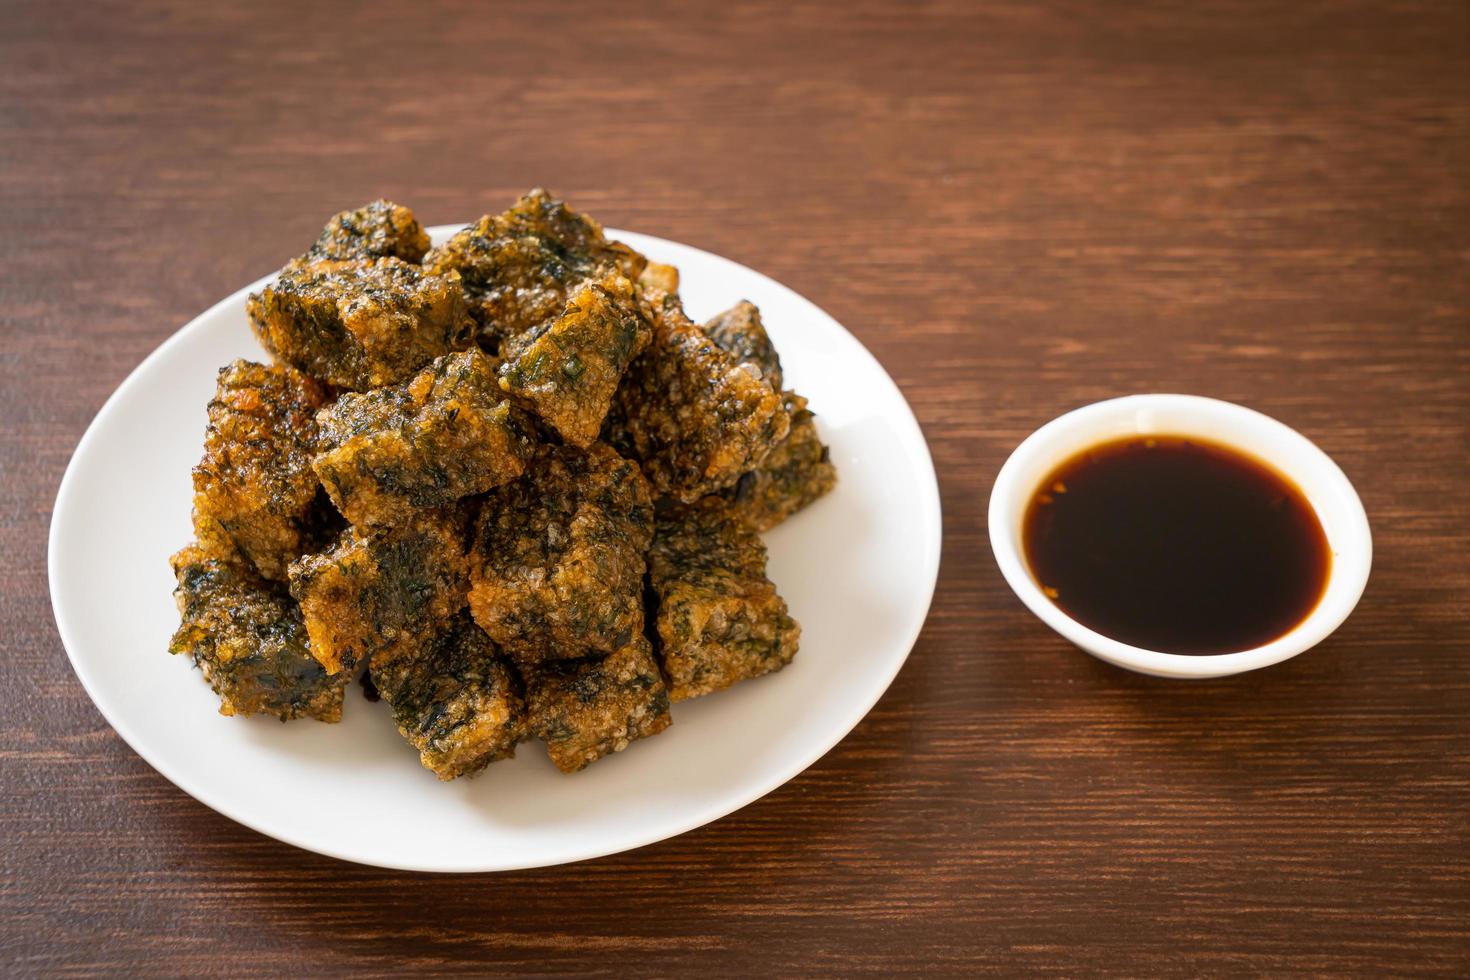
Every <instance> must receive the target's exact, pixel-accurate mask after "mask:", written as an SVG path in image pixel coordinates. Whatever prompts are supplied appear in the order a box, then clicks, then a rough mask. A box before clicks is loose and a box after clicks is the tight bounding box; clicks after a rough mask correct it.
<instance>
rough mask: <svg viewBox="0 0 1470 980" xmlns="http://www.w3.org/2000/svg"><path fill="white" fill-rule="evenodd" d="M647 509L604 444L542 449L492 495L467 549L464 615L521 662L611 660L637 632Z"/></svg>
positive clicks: (625, 467)
mask: <svg viewBox="0 0 1470 980" xmlns="http://www.w3.org/2000/svg"><path fill="white" fill-rule="evenodd" d="M652 536H653V506H652V503H651V500H650V497H649V492H648V484H647V483H646V482H645V481H644V479H643V475H642V474H641V473H640V472H639V471H638V467H637V466H636V465H635V464H634V463H632V462H631V461H630V460H626V459H623V458H622V457H621V456H619V455H618V454H617V453H615V452H613V451H612V449H610V448H608V447H607V446H606V445H604V444H602V443H594V444H593V445H592V446H591V447H589V448H588V449H587V451H586V452H585V453H583V452H579V451H577V450H574V449H569V448H565V447H559V448H552V447H547V448H546V449H545V450H543V452H542V453H541V455H540V456H539V457H538V458H537V459H536V460H534V461H533V462H532V464H531V465H530V467H528V468H527V471H526V474H525V475H524V476H523V477H521V479H519V480H517V481H515V482H514V483H508V484H506V485H505V486H502V487H498V488H496V489H495V490H492V491H491V492H490V494H489V495H488V496H487V497H486V498H485V502H484V505H483V506H482V508H481V510H480V519H479V526H478V529H477V532H476V535H475V543H474V545H473V546H472V548H471V552H470V595H469V603H470V611H471V612H472V613H473V614H474V617H475V622H477V623H479V624H480V628H481V629H483V630H484V631H485V632H486V633H489V634H490V636H491V638H492V639H494V640H495V642H496V643H499V644H500V645H501V646H502V647H504V648H505V650H506V652H507V653H509V654H510V655H511V658H512V659H513V660H515V661H516V663H517V664H518V665H519V664H526V663H535V662H538V661H541V660H547V659H567V658H575V657H582V656H586V655H587V654H589V653H611V652H613V651H615V650H618V649H621V648H622V647H625V646H627V645H628V643H629V642H631V640H632V638H633V637H634V636H637V635H638V634H639V633H640V632H641V631H642V629H643V573H644V568H645V562H644V553H645V552H646V551H647V550H648V543H649V541H650V539H651V538H652Z"/></svg>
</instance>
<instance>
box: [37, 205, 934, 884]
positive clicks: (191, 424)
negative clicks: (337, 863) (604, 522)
mask: <svg viewBox="0 0 1470 980" xmlns="http://www.w3.org/2000/svg"><path fill="white" fill-rule="evenodd" d="M456 230H457V228H455V227H448V226H446V227H440V228H435V229H431V233H432V234H433V237H434V240H435V241H436V242H438V241H443V240H444V239H445V238H446V237H448V236H449V235H450V234H453V232H454V231H456ZM609 234H610V235H612V236H614V237H616V238H619V239H621V240H623V241H625V242H627V243H628V244H630V245H632V246H633V247H634V248H637V249H639V250H641V251H642V252H644V253H645V254H646V255H648V256H649V257H650V258H652V259H654V260H656V261H660V262H670V263H673V264H674V265H677V266H678V267H679V271H680V274H681V280H682V282H681V289H680V292H681V294H682V296H683V298H684V301H685V305H686V307H687V309H688V311H689V314H690V316H691V317H692V318H693V319H694V320H696V321H701V320H703V319H706V318H708V317H709V316H712V315H713V314H715V313H717V312H719V311H720V310H722V309H725V308H726V307H728V306H731V305H733V304H734V303H735V302H736V301H737V300H740V299H749V300H751V301H752V302H754V303H755V304H756V305H757V306H759V307H760V309H761V313H762V317H763V319H764V321H765V323H766V326H767V327H768V329H769V331H770V334H771V337H772V339H773V340H774V341H775V343H776V346H777V348H778V349H779V350H780V352H781V361H782V364H783V366H784V367H785V371H786V378H787V384H788V386H789V387H793V388H795V389H796V390H798V391H800V392H801V393H802V394H804V395H806V396H807V397H808V398H809V399H810V401H811V407H812V409H813V410H814V411H815V412H817V414H818V426H819V428H820V431H821V434H822V437H823V438H824V439H825V440H826V441H827V442H828V443H829V444H830V445H831V447H832V458H833V460H834V461H835V462H836V464H837V470H838V480H839V482H838V485H837V489H836V490H835V491H833V492H832V493H831V494H829V495H828V496H827V497H825V498H824V499H822V500H820V501H818V502H817V503H815V504H813V505H812V506H811V507H809V508H807V509H806V510H805V511H803V512H801V513H800V514H797V515H796V516H795V517H793V518H791V519H790V520H788V521H787V522H786V523H785V524H783V525H781V526H780V527H778V528H776V529H774V530H773V531H771V532H770V533H769V534H767V535H766V542H767V544H768V545H769V547H770V556H771V557H770V566H769V574H770V577H771V579H772V580H773V581H774V582H775V583H776V586H777V588H778V589H779V590H780V591H781V594H782V595H784V596H785V598H786V601H787V602H788V603H789V605H790V607H791V612H792V615H794V616H795V617H796V618H797V620H799V621H800V623H801V625H802V635H801V650H800V653H799V654H798V655H797V657H796V660H795V661H794V662H793V663H792V664H791V666H789V667H787V668H786V669H785V670H782V671H781V672H779V673H776V674H771V675H769V676H767V677H763V678H760V679H758V680H754V681H749V682H746V683H744V684H739V685H736V686H735V687H734V688H732V689H730V690H728V691H724V692H722V693H720V694H717V695H713V696H711V697H706V698H700V699H697V700H695V701H691V702H685V703H681V704H677V705H675V706H674V709H673V718H674V723H673V725H672V726H671V727H670V728H669V729H668V730H667V731H666V732H664V733H663V734H662V735H659V736H658V737H656V738H652V739H647V740H644V741H640V742H635V743H633V744H632V745H631V746H630V747H629V748H628V749H627V750H626V751H624V752H621V753H618V754H616V755H613V756H610V757H608V758H605V759H603V760H601V761H600V762H598V763H596V764H595V765H592V766H591V767H589V768H588V769H586V770H584V771H583V772H581V773H577V774H576V775H571V776H564V775H562V774H560V773H559V772H557V771H556V769H555V768H554V767H553V766H552V765H551V762H550V761H549V760H548V759H547V758H546V754H545V752H544V751H542V748H541V746H540V744H539V743H536V742H527V743H526V744H524V745H522V746H521V748H520V751H519V752H518V754H517V756H516V758H515V759H513V760H510V761H507V762H500V763H496V764H495V765H493V766H491V767H490V768H489V769H487V770H486V771H485V772H484V773H483V774H482V775H480V776H478V777H476V778H473V779H460V780H457V781H454V782H451V783H441V782H439V781H438V780H437V779H436V778H435V777H434V775H433V774H432V773H430V772H428V771H427V770H425V769H423V768H422V767H421V766H420V765H419V763H418V758H417V756H416V754H415V753H414V751H413V750H412V749H411V748H410V747H409V746H408V744H407V743H405V742H404V741H403V740H402V739H401V738H399V736H398V734H397V732H396V731H395V729H394V727H393V724H392V721H391V719H390V717H389V715H388V711H387V708H386V706H385V705H383V704H373V703H369V702H368V701H366V700H365V699H363V698H362V697H361V695H360V693H359V689H358V688H357V687H356V686H355V685H354V686H353V687H351V688H349V689H348V698H347V704H346V707H345V709H344V717H343V720H342V722H341V723H340V724H337V725H323V724H319V723H316V722H312V721H297V722H293V723H291V724H286V725H283V724H281V723H280V722H278V721H275V720H274V719H270V718H262V717H246V718H239V717H237V718H226V717H224V716H222V715H220V714H219V713H218V707H219V705H218V702H217V701H216V699H215V697H214V695H213V694H212V693H211V692H210V690H209V688H208V687H207V686H206V685H205V684H204V682H203V680H202V679H201V677H200V675H199V672H198V671H197V670H195V669H193V667H192V666H191V665H190V663H189V661H188V659H187V658H185V657H179V656H170V655H169V654H168V652H167V647H168V640H169V636H170V634H171V633H172V632H173V630H174V629H175V628H176V626H177V625H178V613H177V612H176V610H175V608H174V603H173V597H172V595H171V592H172V590H173V587H174V581H173V575H172V573H171V572H170V570H169V564H168V556H169V555H170V554H171V553H172V552H174V551H175V550H177V549H178V548H179V547H181V546H182V545H184V544H185V543H187V542H188V541H189V539H190V537H191V534H190V522H189V509H190V500H191V493H192V492H191V485H190V475H189V471H190V467H192V466H193V464H194V463H196V462H197V461H198V458H199V454H200V448H201V444H202V439H203V433H204V421H205V412H204V408H205V405H206V403H207V402H208V401H209V398H210V396H211V394H212V393H213V391H214V381H215V374H216V372H217V369H218V368H219V367H220V366H221V365H223V364H225V363H226V362H228V361H230V360H232V359H234V358H237V357H246V358H254V359H257V360H258V359H262V358H263V357H264V354H263V352H262V351H261V349H260V347H259V346H258V345H257V343H256V341H255V338H254V337H253V336H252V334H251V332H250V328H249V326H248V324H247V322H246V318H245V296H246V293H247V292H249V291H251V290H256V289H259V288H260V286H261V285H262V284H263V283H265V282H266V281H268V279H269V277H266V278H265V279H262V280H260V281H259V282H256V283H254V284H252V285H250V286H248V287H246V288H245V289H242V290H240V291H239V292H237V293H235V294H234V295H232V296H230V297H228V298H226V299H224V300H222V301H221V302H219V303H218V304H216V305H215V306H214V307H213V308H212V309H210V310H208V311H207V312H205V313H204V314H202V315H201V316H199V317H198V318H196V319H195V320H194V321H193V322H192V323H190V324H189V325H188V326H186V327H184V328H183V329H182V330H180V331H179V332H178V333H176V334H175V335H174V336H172V337H170V338H169V339H168V340H167V341H166V342H165V343H164V344H163V345H162V346H160V347H159V348H158V349H157V350H156V351H154V352H153V353H152V354H151V355H150V356H149V357H148V359H147V360H145V361H144V362H143V363H142V364H141V365H140V366H139V367H138V368H137V370H135V371H134V372H133V373H132V375H131V376H129V377H128V379H127V380H126V381H124V382H123V384H122V386H121V387H119V388H118V390H117V391H116V392H115V393H114V394H113V396H112V397H111V398H110V399H108V401H107V404H106V405H104V406H103V407H102V410H101V411H100V412H98V413H97V418H96V419H95V420H94V421H93V422H92V425H91V427H90V428H89V429H88V430H87V433H86V435H84V436H83V437H82V441H81V443H80V444H79V445H78V446H77V450H76V454H75V455H74V456H73V457H72V461H71V464H70V466H68V468H67V471H66V476H65V477H63V479H62V481H61V489H60V490H59V491H58V493H57V496H56V510H55V512H54V514H53V516H52V520H51V542H50V576H51V602H52V605H53V607H54V609H55V612H56V624H57V628H58V629H59V630H60V633H61V639H62V642H63V643H64V644H65V645H66V649H67V653H68V654H69V655H70V657H71V662H72V666H73V667H74V668H75V669H76V672H77V676H78V677H80V678H81V680H82V684H83V685H84V686H85V687H86V689H87V693H88V694H90V695H91V697H92V700H93V701H94V702H96V704H97V707H98V709H99V710H100V711H101V712H102V714H103V716H105V717H106V718H107V720H108V721H109V722H110V723H111V724H112V727H113V728H115V729H116V730H117V732H118V734H119V735H121V736H122V737H123V738H124V739H125V740H126V741H127V743H128V744H129V745H131V746H132V747H133V748H134V749H135V750H136V751H137V753H138V754H139V755H141V756H142V757H143V758H144V759H146V760H147V761H148V763H149V764H150V765H152V766H153V767H154V768H155V769H157V770H158V771H159V772H161V773H163V775H164V776H166V777H168V778H169V779H170V780H172V781H173V782H174V784H175V785H177V786H178V787H179V788H180V789H182V790H184V791H185V792H186V793H189V794H190V795H191V796H193V797H194V798H196V799H198V800H199V801H200V802H202V803H204V804H205V805H207V806H210V807H213V808H214V809H215V810H218V811H219V812H220V813H223V814H224V815H226V816H228V817H230V818H232V819H234V820H238V821H239V822H240V823H242V824H245V825H246V826H247V827H252V828H254V829H255V830H258V831H260V832H261V833H263V834H269V835H270V836H272V837H275V838H278V839H280V840H283V841H286V842H288V843H291V844H295V845H297V846H298V847H304V848H307V849H309V850H313V851H317V852H320V853H322V854H328V855H331V856H333V857H338V858H343V859H345V860H349V861H359V862H362V863H364V864H373V865H379V866H382V867H387V868H400V869H407V870H423V871H496V870H509V869H513V868H529V867H539V866H544V865H551V864H558V863H561V862H565V861H577V860H582V859H584V858H591V857H597V856H599V855H604V854H612V853H614V852H617V851H622V850H627V849H628V848H633V847H639V846H642V845H644V844H650V843H652V842H654V841H658V840H662V839H664V838H666V837H671V836H673V835H675V834H680V833H683V832H684V831H686V830H691V829H693V828H695V827H699V826H701V825H702V824H706V823H708V822H710V821H711V820H716V819H718V818H719V817H722V816H724V815H725V814H727V813H730V812H731V811H733V810H736V809H738V808H740V807H742V806H745V805H746V804H747V803H750V802H751V801H752V800H755V799H758V798H759V797H761V796H763V795H765V794H766V793H769V792H770V791H771V790H773V789H775V788H776V787H777V786H780V785H781V784H782V783H784V782H786V781H787V780H788V779H791V778H792V777H793V776H795V775H797V774H798V773H800V772H801V771H802V770H803V769H805V768H806V767H807V766H809V765H811V764H812V763H813V762H815V761H816V760H817V759H819V758H820V757H821V756H822V755H823V754H824V753H825V752H826V751H827V750H828V749H830V748H832V746H833V745H835V744H837V742H838V741H839V740H840V739H841V738H842V737H843V736H844V735H846V734H847V733H848V732H849V731H851V730H852V728H853V726H855V725H856V724H857V723H858V722H859V721H860V720H861V719H862V717H863V716H864V715H865V714H867V712H868V710H869V709H870V708H871V707H872V706H873V704H874V703H875V702H876V701H877V700H878V698H879V697H880V696H881V695H882V694H883V692H884V690H886V689H887V687H888V685H889V683H890V682H891V681H892V680H893V677H894V675H896V674H897V673H898V670H899V668H900V667H901V666H902V665H903V662H904V660H905V659H906V658H907V657H908V653H909V649H910V648H911V647H912V646H913V643H914V640H915V639H916V638H917V637H918V635H919V629H920V627H921V626H922V625H923V623H924V618H925V616H926V614H927V613H928V610H929V601H930V599H931V597H932V596H933V593H934V582H935V578H936V576H937V574H938V570H939V543H940V513H939V489H938V485H937V483H936V481H935V477H934V464H933V461H932V460H931V459H930V458H929V450H928V447H927V446H926V445H925V444H924V437H923V435H922V434H921V433H920V431H919V426H918V424H917V423H916V422H915V421H914V416H913V413H912V412H911V411H910V410H909V406H908V403H907V402H905V401H904V398H903V396H902V395H901V394H900V393H899V391H898V388H897V387H896V386H895V385H894V383H893V381H892V380H891V379H890V378H889V377H888V375H887V374H886V373H885V372H884V371H883V368H882V367H880V366H879V365H878V362H877V361H876V360H874V359H873V356H872V355H871V354H869V353H868V352H867V350H865V349H864V348H863V346H862V345H861V344H860V343H858V341H857V340H856V339H855V338H854V337H853V336H852V335H851V334H849V333H848V332H847V331H846V330H844V329H843V328H842V327H841V326H840V325H839V324H838V323H837V322H836V321H835V320H833V319H832V318H831V317H830V316H828V315H827V314H825V313H823V312H822V311H821V310H819V309H818V308H817V307H816V306H814V305H812V304H811V303H810V302H808V301H807V300H805V299H803V298H802V297H800V296H798V295H797V294H796V293H794V292H792V291H791V290H789V289H787V288H786V287H785V286H782V285H781V284H779V283H777V282H774V281H773V280H771V279H768V278H766V277H765V276H763V275H761V274H760V273H757V272H754V271H752V270H750V269H747V268H745V267H743V266H740V265H737V264H735V263H734V262H731V261H729V260H728V259H722V258H720V257H718V256H715V255H711V254H709V253H708V252H702V251H699V250H698V249H695V248H690V247H688V246H686V245H679V244H676V243H674V242H668V241H664V240H662V239H658V238H650V237H648V236H646V235H635V234H630V233H625V232H617V231H612V230H609Z"/></svg>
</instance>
